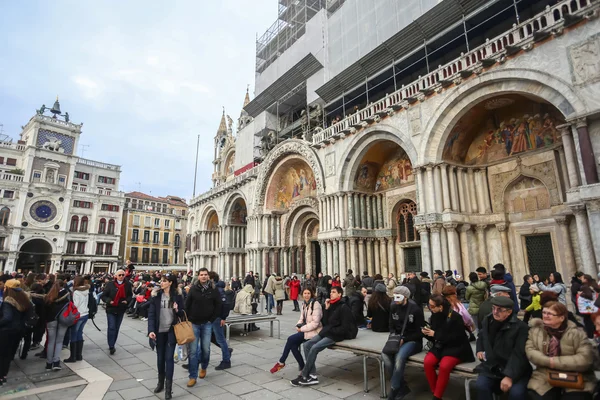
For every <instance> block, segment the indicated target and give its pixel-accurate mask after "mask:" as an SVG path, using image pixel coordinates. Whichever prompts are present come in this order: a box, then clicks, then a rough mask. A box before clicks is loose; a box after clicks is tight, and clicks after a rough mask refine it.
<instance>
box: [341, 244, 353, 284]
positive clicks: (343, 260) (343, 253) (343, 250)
mask: <svg viewBox="0 0 600 400" xmlns="http://www.w3.org/2000/svg"><path fill="white" fill-rule="evenodd" d="M339 251H340V278H341V277H342V274H345V273H346V271H348V270H349V269H350V267H349V266H348V264H347V261H346V241H345V240H344V239H340V243H339ZM353 271H354V270H353Z"/></svg>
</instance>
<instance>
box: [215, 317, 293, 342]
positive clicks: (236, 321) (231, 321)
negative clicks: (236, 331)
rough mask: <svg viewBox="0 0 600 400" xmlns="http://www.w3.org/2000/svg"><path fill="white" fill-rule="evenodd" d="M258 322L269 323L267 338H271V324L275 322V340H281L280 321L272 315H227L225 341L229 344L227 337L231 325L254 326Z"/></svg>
mask: <svg viewBox="0 0 600 400" xmlns="http://www.w3.org/2000/svg"><path fill="white" fill-rule="evenodd" d="M260 322H269V323H270V331H269V336H271V337H273V323H274V322H277V339H281V327H280V321H279V320H278V319H277V318H276V317H275V316H274V315H267V314H233V313H232V314H229V316H228V317H227V320H226V321H225V339H226V340H227V344H229V336H230V331H231V326H232V325H245V324H255V323H260Z"/></svg>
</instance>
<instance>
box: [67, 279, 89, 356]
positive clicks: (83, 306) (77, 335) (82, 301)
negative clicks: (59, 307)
mask: <svg viewBox="0 0 600 400" xmlns="http://www.w3.org/2000/svg"><path fill="white" fill-rule="evenodd" d="M89 298H90V285H85V284H84V282H83V276H81V275H77V276H76V277H75V279H74V280H73V304H75V307H77V311H79V315H80V317H79V321H77V323H76V324H75V325H73V326H72V327H71V343H69V347H70V350H71V355H70V356H69V358H67V359H66V360H65V361H64V362H66V363H70V362H75V361H81V360H83V354H82V353H83V328H84V327H85V323H86V322H87V320H88V314H89V309H88V301H89Z"/></svg>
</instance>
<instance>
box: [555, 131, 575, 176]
mask: <svg viewBox="0 0 600 400" xmlns="http://www.w3.org/2000/svg"><path fill="white" fill-rule="evenodd" d="M557 128H558V129H560V136H561V138H562V144H563V147H564V149H565V161H566V164H567V165H566V166H565V167H566V170H567V176H568V177H569V185H570V186H571V187H577V186H579V172H578V171H579V167H578V166H577V158H576V157H575V146H574V144H573V133H572V132H571V125H570V124H564V125H560V126H557Z"/></svg>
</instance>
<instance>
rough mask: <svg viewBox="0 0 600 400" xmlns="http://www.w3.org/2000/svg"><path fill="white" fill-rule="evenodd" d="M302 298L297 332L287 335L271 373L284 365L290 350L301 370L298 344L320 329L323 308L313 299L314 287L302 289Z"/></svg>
mask: <svg viewBox="0 0 600 400" xmlns="http://www.w3.org/2000/svg"><path fill="white" fill-rule="evenodd" d="M302 298H303V299H304V302H303V304H302V310H301V314H300V320H299V321H298V323H297V324H296V331H297V332H296V333H294V334H293V335H290V336H288V338H287V342H286V343H285V347H284V348H283V354H282V355H281V358H280V359H279V361H278V362H277V363H276V364H275V365H274V366H273V368H271V373H272V374H274V373H275V372H277V371H279V370H281V369H282V368H283V367H285V361H286V360H287V358H288V356H289V355H290V351H291V352H292V354H293V355H294V358H295V359H296V361H297V362H298V369H299V370H300V372H302V370H303V369H304V359H303V358H302V353H301V352H300V346H301V345H302V343H304V342H305V341H307V340H309V339H312V338H313V337H314V336H316V335H317V334H318V333H319V332H320V331H321V328H322V325H321V318H323V309H322V307H321V303H319V302H318V301H317V300H316V299H315V291H314V289H313V288H306V289H304V290H303V291H302Z"/></svg>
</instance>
